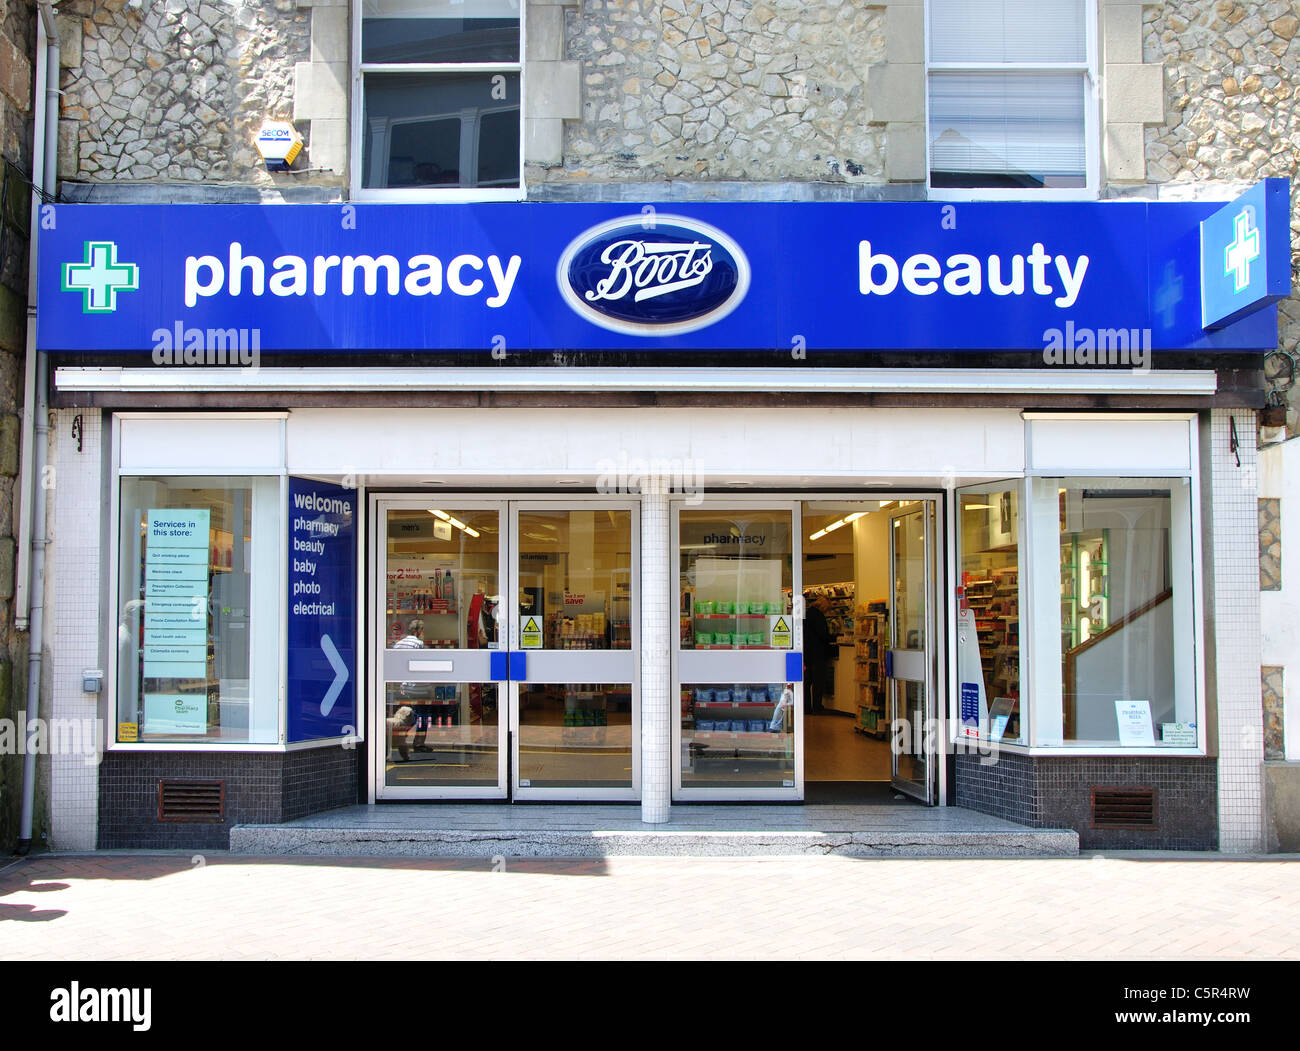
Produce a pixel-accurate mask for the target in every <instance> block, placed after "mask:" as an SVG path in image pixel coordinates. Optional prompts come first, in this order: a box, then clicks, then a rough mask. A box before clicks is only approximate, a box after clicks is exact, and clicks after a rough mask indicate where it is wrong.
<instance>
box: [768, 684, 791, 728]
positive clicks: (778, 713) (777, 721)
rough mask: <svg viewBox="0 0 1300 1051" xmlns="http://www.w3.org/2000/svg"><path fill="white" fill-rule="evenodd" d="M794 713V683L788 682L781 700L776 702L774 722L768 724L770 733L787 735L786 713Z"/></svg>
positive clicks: (773, 713)
mask: <svg viewBox="0 0 1300 1051" xmlns="http://www.w3.org/2000/svg"><path fill="white" fill-rule="evenodd" d="M793 711H794V683H791V682H787V683H786V684H785V689H784V690H782V691H781V699H780V700H779V701H777V702H776V709H775V710H774V711H773V712H772V721H771V722H770V723H768V724H767V732H768V733H774V734H779V733H785V732H786V725H785V713H786V712H793Z"/></svg>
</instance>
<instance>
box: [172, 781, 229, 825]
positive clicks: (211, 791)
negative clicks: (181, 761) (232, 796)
mask: <svg viewBox="0 0 1300 1051" xmlns="http://www.w3.org/2000/svg"><path fill="white" fill-rule="evenodd" d="M225 819H226V782H225V781H219V780H195V779H189V778H178V777H169V778H163V779H162V780H160V781H159V782H158V820H159V821H184V822H191V823H198V822H220V821H224V820H225Z"/></svg>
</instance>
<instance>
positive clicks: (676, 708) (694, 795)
mask: <svg viewBox="0 0 1300 1051" xmlns="http://www.w3.org/2000/svg"><path fill="white" fill-rule="evenodd" d="M728 492H730V491H728ZM685 507H689V508H690V509H691V510H705V511H707V510H712V509H716V510H718V511H726V510H729V509H732V508H745V507H752V508H755V509H760V510H778V511H782V510H788V511H790V514H791V518H790V541H791V543H790V548H791V550H790V554H791V576H790V582H791V588H792V590H791V596H790V597H791V603H792V606H793V608H794V610H795V614H794V615H793V616H794V638H793V640H792V641H793V645H792V646H791V648H790V649H789V650H776V651H771V652H776V653H799V654H800V655H802V653H803V618H802V617H801V616H799V615H798V613H799V611H800V605H799V604H800V603H801V602H802V601H803V506H802V499H801V498H798V497H793V498H792V496H791V495H790V494H788V493H773V494H771V495H770V496H766V497H764V496H758V495H755V494H753V493H750V492H743V493H741V494H740V495H737V496H735V497H730V496H728V495H725V494H723V493H721V492H720V493H719V495H716V496H710V497H707V498H705V499H703V500H697V501H694V502H690V499H689V498H685V499H673V500H672V501H671V502H670V505H669V516H668V528H669V531H670V535H669V538H668V546H669V579H670V583H669V587H670V589H671V590H670V592H669V596H668V609H669V610H670V613H671V616H672V631H671V633H670V638H671V639H672V640H673V641H672V643H671V645H670V647H669V649H670V655H671V660H670V662H669V671H670V674H671V676H672V678H671V680H670V682H669V704H670V713H669V719H670V721H671V723H672V727H673V732H672V745H671V748H672V800H673V802H682V803H688V802H692V803H693V802H724V801H725V802H745V803H761V802H764V801H769V802H789V801H792V800H793V801H796V802H797V801H801V800H802V799H803V792H804V789H803V697H804V682H803V676H802V675H800V677H799V681H798V682H796V683H795V684H794V731H793V736H794V785H793V786H792V787H789V788H786V787H779V788H691V787H688V786H683V785H682V718H681V693H682V680H681V662H680V655H681V648H682V647H681V627H680V616H681V613H680V610H681V583H680V577H679V574H680V567H681V564H682V531H681V511H682V509H683V508H685ZM738 678H739V679H740V681H742V682H743V681H746V680H745V678H744V677H743V676H740V677H738Z"/></svg>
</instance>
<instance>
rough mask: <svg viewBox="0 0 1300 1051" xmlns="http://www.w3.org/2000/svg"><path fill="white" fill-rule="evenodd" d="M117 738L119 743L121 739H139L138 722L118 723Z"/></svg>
mask: <svg viewBox="0 0 1300 1051" xmlns="http://www.w3.org/2000/svg"><path fill="white" fill-rule="evenodd" d="M117 740H118V742H119V743H121V742H123V741H138V740H140V724H139V723H118V724H117Z"/></svg>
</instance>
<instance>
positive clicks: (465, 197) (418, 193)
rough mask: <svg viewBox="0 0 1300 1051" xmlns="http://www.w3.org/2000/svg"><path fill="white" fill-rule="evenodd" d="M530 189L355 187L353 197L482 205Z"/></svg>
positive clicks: (524, 193)
mask: <svg viewBox="0 0 1300 1051" xmlns="http://www.w3.org/2000/svg"><path fill="white" fill-rule="evenodd" d="M526 196H527V191H526V190H525V189H524V187H522V186H511V187H507V188H503V189H477V188H474V187H467V188H460V187H456V188H453V189H448V190H425V189H414V188H412V189H397V190H378V189H354V190H353V191H352V200H353V201H356V202H357V203H360V204H479V203H487V202H492V201H522V200H524V199H525V198H526Z"/></svg>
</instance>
